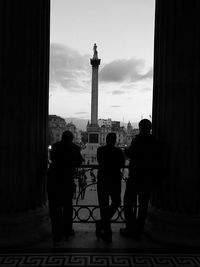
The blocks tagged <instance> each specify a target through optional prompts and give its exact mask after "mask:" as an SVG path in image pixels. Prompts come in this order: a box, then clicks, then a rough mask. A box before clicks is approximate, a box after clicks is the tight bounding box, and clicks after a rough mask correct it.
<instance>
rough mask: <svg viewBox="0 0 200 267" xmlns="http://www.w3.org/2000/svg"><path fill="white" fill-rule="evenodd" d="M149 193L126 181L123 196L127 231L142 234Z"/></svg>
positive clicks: (145, 189)
mask: <svg viewBox="0 0 200 267" xmlns="http://www.w3.org/2000/svg"><path fill="white" fill-rule="evenodd" d="M150 197H151V192H150V191H149V190H148V189H147V188H143V189H142V186H138V185H137V184H134V183H133V182H132V181H127V184H126V190H125V194H124V216H125V224H126V228H127V230H129V231H136V232H137V233H142V232H143V230H144V225H145V220H146V217H147V210H148V204H149V200H150Z"/></svg>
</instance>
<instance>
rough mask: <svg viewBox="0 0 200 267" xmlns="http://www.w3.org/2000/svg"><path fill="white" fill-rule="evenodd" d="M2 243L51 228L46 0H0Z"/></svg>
mask: <svg viewBox="0 0 200 267" xmlns="http://www.w3.org/2000/svg"><path fill="white" fill-rule="evenodd" d="M0 17H1V23H0V88H1V89H0V116H1V137H0V158H1V160H0V177H1V179H0V246H19V245H24V244H28V243H32V242H34V241H37V240H39V239H40V238H41V237H42V236H43V235H44V234H47V233H48V231H49V220H48V211H47V207H46V190H45V179H46V178H45V177H46V170H47V128H48V127H47V126H48V87H49V86H48V85H49V32H50V31H49V30H50V1H49V0H45V1H8V0H1V1H0Z"/></svg>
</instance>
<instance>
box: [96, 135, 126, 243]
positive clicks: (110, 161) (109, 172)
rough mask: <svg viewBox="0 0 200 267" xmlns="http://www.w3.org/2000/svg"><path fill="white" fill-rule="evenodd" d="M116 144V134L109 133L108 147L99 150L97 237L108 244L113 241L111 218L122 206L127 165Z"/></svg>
mask: <svg viewBox="0 0 200 267" xmlns="http://www.w3.org/2000/svg"><path fill="white" fill-rule="evenodd" d="M115 143H116V134H115V133H109V134H108V135H107V136H106V145H105V146H102V147H99V148H98V149H97V161H98V164H99V169H98V174H97V193H98V201H99V207H100V216H101V220H100V221H97V223H96V236H97V238H102V239H103V240H105V241H108V242H111V241H112V230H111V223H110V221H111V218H112V217H113V215H114V214H115V212H116V210H117V208H118V207H119V206H120V204H121V179H122V173H121V168H123V167H124V163H125V158H124V154H123V151H122V150H121V149H120V148H118V147H115ZM110 198H111V205H109V199H110Z"/></svg>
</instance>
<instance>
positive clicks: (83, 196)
mask: <svg viewBox="0 0 200 267" xmlns="http://www.w3.org/2000/svg"><path fill="white" fill-rule="evenodd" d="M97 170H98V165H82V166H81V167H80V168H78V169H77V171H76V175H75V184H76V187H75V190H74V197H73V223H94V222H95V221H96V220H99V219H100V214H99V213H100V210H99V205H98V199H97V188H96V185H97ZM127 173H128V172H127V166H125V167H124V171H123V178H122V188H125V183H126V180H127ZM122 191H123V190H122ZM94 198H96V199H94ZM86 200H87V201H86ZM95 200H96V201H95ZM122 200H123V195H122ZM93 202H96V203H93ZM111 221H112V222H114V223H122V222H124V207H123V205H121V206H120V207H119V208H118V209H117V211H116V213H115V215H114V216H113V218H112V220H111Z"/></svg>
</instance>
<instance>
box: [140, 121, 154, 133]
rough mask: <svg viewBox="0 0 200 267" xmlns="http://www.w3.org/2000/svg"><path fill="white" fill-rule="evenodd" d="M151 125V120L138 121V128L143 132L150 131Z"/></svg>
mask: <svg viewBox="0 0 200 267" xmlns="http://www.w3.org/2000/svg"><path fill="white" fill-rule="evenodd" d="M151 127H152V125H151V121H150V120H148V119H143V120H141V121H140V122H139V128H140V129H141V130H142V131H143V132H145V133H149V132H150V131H151Z"/></svg>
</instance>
